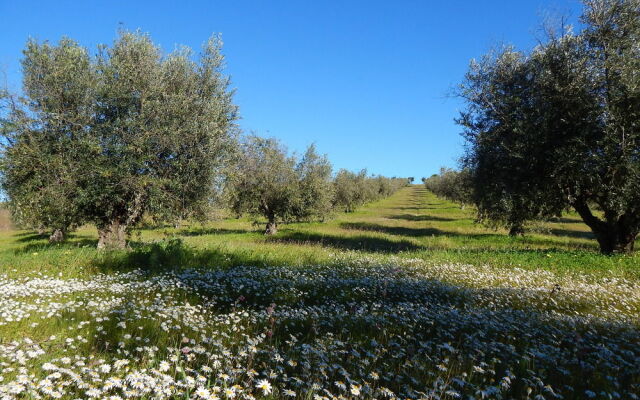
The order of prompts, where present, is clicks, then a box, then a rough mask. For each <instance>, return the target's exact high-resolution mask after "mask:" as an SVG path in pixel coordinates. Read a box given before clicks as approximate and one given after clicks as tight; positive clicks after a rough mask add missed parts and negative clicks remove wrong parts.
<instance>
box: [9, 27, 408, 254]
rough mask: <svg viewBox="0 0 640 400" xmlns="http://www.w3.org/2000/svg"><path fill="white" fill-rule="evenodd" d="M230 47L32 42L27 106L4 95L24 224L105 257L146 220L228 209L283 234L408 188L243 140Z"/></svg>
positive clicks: (12, 194) (18, 213)
mask: <svg viewBox="0 0 640 400" xmlns="http://www.w3.org/2000/svg"><path fill="white" fill-rule="evenodd" d="M221 48H222V42H221V40H220V39H219V38H218V37H212V38H211V39H210V40H209V41H207V42H206V44H205V45H204V46H203V48H202V51H201V52H200V53H199V54H197V55H194V53H193V51H192V50H191V49H189V48H186V47H180V48H179V49H178V50H176V51H174V52H172V53H170V54H166V55H165V54H163V53H162V52H161V50H160V49H159V47H158V46H156V45H155V44H154V43H153V42H152V41H151V39H150V38H149V37H148V36H147V35H145V34H142V33H140V32H127V31H123V32H120V33H119V35H118V37H117V38H116V40H115V42H114V43H113V45H111V46H106V45H103V46H100V47H99V49H98V52H97V54H96V55H91V54H90V52H89V50H88V49H86V48H84V47H82V46H80V45H79V44H78V43H77V42H75V41H73V40H71V39H68V38H63V39H62V40H60V41H59V42H58V43H57V44H56V45H52V44H50V43H48V42H38V41H35V40H29V41H28V43H27V45H26V48H25V50H24V57H23V60H22V70H23V94H22V96H17V95H14V94H10V93H8V92H7V91H5V90H3V91H2V92H0V100H1V102H0V134H1V135H2V138H3V140H2V147H3V148H2V157H1V158H0V173H1V175H0V183H1V185H2V189H3V191H4V193H5V194H6V195H7V196H8V199H9V203H8V204H9V208H10V210H11V213H12V216H13V220H14V221H15V222H16V223H18V224H19V225H21V226H23V227H29V228H33V229H37V230H39V231H41V232H49V233H50V240H51V241H53V242H56V241H61V240H64V239H65V237H66V236H67V234H68V233H69V232H70V231H72V230H73V229H75V228H77V227H78V226H80V225H82V224H86V223H92V224H94V225H95V226H96V227H97V229H98V238H99V239H98V247H99V248H124V247H126V238H127V235H128V233H129V232H130V230H131V228H133V227H135V226H138V225H139V223H140V222H141V220H142V219H143V218H152V219H153V220H154V221H156V222H162V221H164V222H173V223H176V222H178V221H181V220H185V219H189V218H196V219H201V220H202V219H205V218H206V216H207V214H208V210H210V209H211V207H212V206H213V205H218V204H221V203H220V202H221V201H223V200H227V203H226V204H227V205H228V206H229V207H230V208H231V209H232V210H233V211H235V212H236V213H238V214H242V213H249V214H253V215H261V216H264V217H265V218H266V219H267V221H268V224H267V229H266V232H267V233H275V232H276V230H277V225H278V223H280V222H287V221H292V220H295V221H306V220H314V219H319V220H322V219H324V218H326V217H327V216H328V215H329V214H330V213H331V212H332V211H333V210H336V209H341V210H347V211H352V210H353V209H354V208H355V207H358V206H360V205H362V204H364V203H365V202H367V201H371V200H375V199H377V198H380V197H382V196H386V195H388V194H390V193H392V192H393V191H394V190H396V189H397V188H398V187H399V186H400V185H399V181H398V180H392V179H387V178H382V177H375V178H373V177H367V176H366V173H365V174H359V175H357V178H353V179H352V177H351V175H350V173H348V172H346V171H340V172H339V173H338V174H337V176H336V177H335V179H334V178H333V175H332V168H331V164H330V163H329V162H328V160H327V158H326V157H325V156H320V155H318V154H317V152H316V150H315V148H314V147H313V146H311V147H310V148H309V149H308V150H307V152H306V153H305V154H304V156H303V157H302V158H301V159H300V160H297V159H295V158H294V157H292V156H290V155H288V154H287V152H286V150H285V149H284V147H283V146H282V145H280V144H279V143H278V142H277V141H275V140H273V139H261V138H258V137H248V138H246V139H244V140H242V141H241V142H239V138H240V136H241V135H240V132H239V129H238V127H237V125H236V120H237V119H238V108H237V106H236V105H235V104H234V103H233V93H234V91H233V90H232V89H231V88H230V81H229V78H228V77H227V76H226V75H225V74H224V57H223V55H222V53H221ZM402 181H403V182H406V179H403V180H402ZM349 185H353V187H350V188H347V187H345V186H349ZM338 193H340V196H339V197H338Z"/></svg>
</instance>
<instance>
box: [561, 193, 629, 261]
mask: <svg viewBox="0 0 640 400" xmlns="http://www.w3.org/2000/svg"><path fill="white" fill-rule="evenodd" d="M573 207H574V208H575V209H576V211H577V212H578V214H580V217H582V220H583V221H584V223H585V224H587V226H589V228H591V231H593V233H594V234H595V235H596V240H598V244H599V245H600V252H601V253H603V254H613V253H632V252H633V249H634V244H635V241H636V238H637V237H638V232H639V231H640V224H639V223H638V217H637V216H635V215H633V214H631V213H626V214H623V215H621V216H617V215H614V214H613V213H610V212H607V211H605V219H604V220H602V219H600V218H598V217H596V216H595V215H593V214H592V213H591V209H590V208H589V205H588V204H587V203H586V202H585V201H581V202H576V203H574V204H573Z"/></svg>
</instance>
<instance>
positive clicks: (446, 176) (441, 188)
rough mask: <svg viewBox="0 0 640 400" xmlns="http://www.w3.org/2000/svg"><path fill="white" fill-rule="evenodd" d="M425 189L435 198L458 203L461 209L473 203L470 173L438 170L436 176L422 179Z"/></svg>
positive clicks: (467, 171) (448, 169)
mask: <svg viewBox="0 0 640 400" xmlns="http://www.w3.org/2000/svg"><path fill="white" fill-rule="evenodd" d="M422 183H424V185H425V187H426V188H427V189H429V190H430V191H431V192H433V193H434V194H435V195H436V196H439V197H442V198H445V199H447V200H450V201H453V202H454V203H458V204H459V205H460V206H461V207H462V208H464V207H465V206H466V205H468V204H472V203H473V197H472V194H473V193H472V182H471V174H470V171H469V170H467V169H464V170H462V171H456V170H453V169H450V168H444V167H443V168H440V172H439V173H438V174H433V175H431V176H430V177H429V178H422Z"/></svg>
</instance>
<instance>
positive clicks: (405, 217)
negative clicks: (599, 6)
mask: <svg viewBox="0 0 640 400" xmlns="http://www.w3.org/2000/svg"><path fill="white" fill-rule="evenodd" d="M387 218H389V219H401V220H405V221H415V222H425V221H433V222H448V221H460V220H461V219H455V218H446V217H436V216H433V215H413V214H401V215H390V216H388V217H387Z"/></svg>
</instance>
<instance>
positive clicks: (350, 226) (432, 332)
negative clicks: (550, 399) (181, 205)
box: [0, 186, 640, 400]
mask: <svg viewBox="0 0 640 400" xmlns="http://www.w3.org/2000/svg"><path fill="white" fill-rule="evenodd" d="M262 226H263V225H262V224H260V225H254V224H253V223H252V221H251V220H250V219H224V220H220V221H214V222H211V223H209V224H207V225H200V224H191V225H186V226H185V227H183V228H180V229H175V228H173V227H167V228H156V229H138V230H136V231H134V232H133V234H132V237H131V241H130V244H131V249H130V250H128V251H114V252H104V251H98V250H96V248H95V246H96V242H97V238H96V234H95V228H93V227H90V226H87V227H82V228H81V229H79V230H78V231H77V232H74V233H73V235H72V236H71V237H70V239H69V240H68V241H67V242H65V243H63V244H58V245H49V244H48V243H47V240H46V238H43V237H41V236H39V235H37V234H35V233H34V232H29V231H15V230H6V231H1V232H0V287H2V288H3V293H2V295H0V361H3V360H8V359H10V358H11V357H13V356H14V355H15V354H25V352H28V351H29V350H30V349H31V347H30V346H34V345H37V346H40V348H41V349H42V350H43V354H42V355H39V356H38V357H37V358H34V359H33V360H27V361H24V362H25V363H26V364H24V365H26V367H25V368H27V370H28V371H29V374H33V376H34V377H35V378H34V381H33V382H35V381H36V380H39V379H42V378H43V377H44V376H46V375H47V374H48V373H49V372H47V371H44V370H43V365H45V364H44V363H46V362H52V363H54V364H56V365H60V364H61V363H65V362H64V361H62V360H63V359H64V358H67V357H73V360H74V362H75V360H76V357H78V358H77V359H78V360H81V361H82V362H83V363H85V364H86V365H87V366H88V368H89V369H88V370H87V371H89V370H90V371H91V373H95V371H96V370H97V369H98V366H99V364H100V363H101V362H102V361H101V360H105V362H106V363H107V364H110V365H113V366H115V362H116V360H120V359H126V360H130V361H131V365H130V368H131V371H147V370H148V369H149V368H158V367H159V365H160V362H167V360H169V361H170V363H171V370H170V371H169V373H170V374H172V376H173V377H174V378H175V379H177V380H179V379H182V378H184V377H185V376H186V375H185V374H190V375H189V377H194V376H197V375H198V374H200V372H194V371H202V370H201V367H203V366H209V365H212V366H214V365H213V364H211V363H212V358H211V356H212V355H215V356H216V357H219V356H220V354H223V355H224V357H222V358H220V361H222V368H221V370H222V371H227V372H229V371H233V370H234V369H236V368H237V365H242V366H243V368H245V369H246V370H247V371H249V370H252V369H256V370H258V371H259V373H260V377H261V378H265V377H269V379H270V380H272V381H273V383H274V386H275V384H276V383H278V385H279V390H280V391H279V392H278V393H277V395H275V396H272V397H271V398H278V399H281V398H282V399H284V398H285V396H284V395H283V392H282V391H281V390H282V389H283V388H284V387H290V385H289V383H286V384H285V383H283V382H285V381H284V380H281V377H279V378H277V379H276V378H273V379H272V378H270V376H271V375H270V374H271V372H273V370H274V369H277V368H285V369H286V371H287V374H289V376H292V377H294V376H295V377H296V378H299V379H300V382H306V383H308V384H309V385H307V386H304V385H301V386H300V387H299V388H300V389H299V390H300V391H299V394H298V395H297V397H295V398H291V399H293V400H295V399H310V398H313V394H314V393H315V392H314V391H315V390H317V389H313V387H312V386H311V385H312V384H313V383H314V382H319V383H322V387H326V388H330V389H331V390H338V389H336V385H335V381H337V380H343V379H344V377H343V376H342V375H341V372H340V371H342V368H345V371H347V372H348V373H349V374H351V376H352V377H355V378H354V382H356V383H357V384H360V383H362V384H366V385H370V386H371V387H376V385H378V384H379V383H377V382H376V381H373V380H371V379H370V377H371V375H370V372H376V371H377V372H376V373H379V375H381V376H383V375H387V377H386V378H384V377H383V378H382V379H383V380H385V385H388V386H389V387H391V389H393V390H394V391H396V392H400V391H401V390H403V389H402V388H403V387H405V386H406V385H407V384H410V386H412V387H416V388H418V389H421V390H426V388H433V387H436V386H438V385H441V386H442V388H441V389H437V390H440V394H441V395H442V394H443V393H445V392H444V391H445V390H448V389H451V388H457V389H458V390H461V391H466V392H465V393H466V394H467V395H474V396H476V397H477V396H478V392H477V391H476V389H477V390H480V389H482V390H484V389H483V388H491V387H494V386H496V384H497V383H496V382H502V384H504V382H505V379H506V378H508V379H509V380H513V385H512V386H511V387H509V388H507V389H504V390H505V395H504V397H502V398H523V399H524V398H527V399H528V398H533V397H534V396H535V395H537V394H543V393H547V392H546V390H547V385H552V386H553V388H555V390H562V391H563V392H562V393H563V394H564V395H565V398H567V399H581V398H584V393H586V392H585V391H586V390H595V389H597V390H598V392H600V391H603V393H605V394H604V395H602V396H601V397H599V398H608V397H606V396H609V393H613V392H615V390H623V391H622V393H636V392H638V388H640V378H639V375H637V373H636V372H635V371H637V370H639V369H638V367H639V366H640V364H638V360H640V358H637V349H638V348H640V347H638V346H639V345H640V342H638V338H639V337H640V336H638V334H637V332H638V329H639V328H638V327H640V322H639V320H638V315H640V313H639V312H640V296H639V294H638V290H637V285H636V283H637V280H638V279H639V278H640V271H638V266H639V265H640V264H639V263H638V261H639V257H638V256H636V255H632V256H619V255H617V256H604V255H601V254H599V253H598V248H597V244H596V242H595V240H594V239H593V238H592V237H591V234H590V232H589V230H588V229H587V227H586V226H585V225H584V224H582V223H581V221H580V220H579V219H578V218H577V217H576V216H575V215H571V214H569V215H566V216H564V218H562V219H561V220H560V221H557V222H554V223H546V224H541V225H539V226H537V227H536V231H535V232H532V233H529V234H527V235H526V236H525V237H518V238H511V237H509V236H508V235H507V233H506V232H505V231H503V230H491V229H488V228H486V227H484V226H482V225H478V224H476V223H474V212H473V210H471V209H465V210H462V209H460V207H459V206H457V205H455V204H452V203H450V202H447V201H443V200H441V199H438V198H436V197H435V196H434V195H433V194H431V193H429V192H427V191H426V190H425V189H423V188H422V187H420V186H411V187H407V188H404V189H402V190H401V191H399V192H398V193H396V194H395V195H393V196H392V197H390V198H388V199H384V200H382V201H379V202H376V203H373V204H369V205H367V206H366V207H362V208H361V209H360V210H358V211H357V212H354V213H350V214H342V213H341V214H338V215H336V216H335V218H333V219H331V220H329V221H327V222H325V223H299V224H290V225H283V226H281V227H280V232H279V233H278V234H277V235H275V236H265V235H263V234H262V231H261V228H262ZM238 266H246V268H233V267H238ZM263 267H268V268H263ZM191 269H194V270H191ZM126 272H129V274H123V273H126ZM3 275H6V276H3ZM39 275H42V276H39ZM57 277H60V278H62V279H57ZM614 277H615V278H626V280H616V279H603V278H614ZM33 278H43V279H33ZM73 278H78V279H73ZM91 285H93V286H91ZM67 289H69V290H68V291H66V290H67ZM27 292H28V293H27ZM14 312H16V314H18V317H17V318H13V319H12V320H10V319H7V318H8V316H9V318H11V317H10V316H12V315H14V314H12V313H14ZM20 313H22V314H20ZM123 323H124V325H121V324H123ZM292 335H293V336H292ZM293 337H295V340H292V338H293ZM205 338H206V340H205ZM248 339H251V340H252V343H257V347H258V348H259V349H260V352H257V353H256V355H255V356H254V353H252V352H247V351H245V350H246V348H245V344H244V342H245V340H248ZM69 340H71V341H69ZM14 341H15V342H14ZM13 343H17V345H14V344H13ZM185 343H188V344H189V346H191V347H196V346H202V348H203V349H206V350H207V352H210V353H206V354H200V355H195V354H192V353H190V351H191V350H189V349H186V350H185V347H184V346H185ZM307 346H313V347H314V348H315V349H316V350H317V351H318V353H315V352H309V351H308V349H309V348H310V347H307ZM223 347H224V348H225V349H227V350H228V351H229V353H221V351H222V350H221V349H222V348H223ZM505 349H507V350H508V351H505ZM225 351H226V350H225ZM274 351H277V352H278V354H281V355H282V356H284V357H285V359H286V360H287V361H295V363H293V364H286V365H282V364H281V363H279V362H277V361H274V358H273V357H272V354H273V352H274ZM198 354H199V353H198ZM317 354H320V355H321V357H316V355H317ZM610 354H613V356H610ZM574 357H582V358H581V359H580V363H577V362H575V361H576V360H575V359H574ZM21 363H22V361H19V360H13V361H11V362H9V363H8V364H6V365H8V366H10V367H11V368H5V369H3V368H2V367H1V366H0V378H2V379H3V381H4V383H5V384H7V383H8V382H11V381H13V380H15V381H16V382H17V381H19V380H21V379H22V380H24V379H26V378H25V377H24V376H22V377H21V376H20V374H21V373H20V371H19V369H17V368H15V367H16V365H23V364H21ZM306 364H308V366H305V365H306ZM324 365H332V366H333V365H340V368H337V369H335V370H334V371H333V372H331V371H329V375H327V376H324V375H323V374H324V373H325V372H326V371H324V368H325V367H324ZM590 366H593V370H592V369H590V368H591V367H590ZM214 367H215V366H214ZM478 367H482V368H480V369H478ZM70 368H72V369H74V371H78V372H79V373H81V374H83V375H85V376H84V379H87V380H89V379H90V378H91V376H89V375H90V373H89V372H86V373H84V372H82V370H83V369H84V366H78V365H75V366H70ZM114 368H115V367H114ZM215 368H218V367H215ZM621 368H625V370H624V371H622V370H621ZM483 369H485V370H488V371H492V372H491V373H490V374H487V375H484V374H485V372H483ZM128 371H129V370H126V368H125V369H124V370H118V371H111V372H109V373H110V374H112V375H113V376H116V375H117V376H120V377H121V378H122V377H123V376H124V375H125V374H126V373H127V372H128ZM594 371H595V372H594ZM622 372H624V374H622ZM100 373H101V374H105V373H104V372H100ZM494 374H495V376H493V375H494ZM566 374H568V375H566ZM616 374H617V375H620V376H621V378H620V380H619V381H616V380H615V379H613V380H612V378H611V377H612V376H614V375H616ZM205 375H207V374H205ZM106 376H107V375H105V377H106ZM207 376H208V378H207V379H209V380H208V381H207V383H206V385H207V387H210V386H214V385H218V386H221V387H222V386H224V385H226V383H225V382H222V381H221V380H220V376H219V375H218V370H216V371H215V373H211V374H208V375H207ZM454 378H455V380H457V381H465V382H469V384H470V385H467V386H464V387H463V386H460V387H456V386H455V384H453V381H454ZM29 379H31V378H29ZM91 379H93V378H91ZM252 379H253V378H249V377H244V378H242V379H240V378H239V379H238V380H236V381H235V383H239V384H241V385H243V387H244V389H243V390H245V392H246V393H250V392H252V391H253V392H252V393H254V394H257V393H256V392H257V390H256V389H255V383H256V382H255V381H253V380H252ZM539 379H540V380H539ZM27 380H28V379H27ZM543 381H544V384H538V383H536V382H543ZM33 382H31V383H30V384H29V385H31V387H32V388H33V387H35V383H33ZM381 382H382V381H381ZM438 382H440V383H438ZM94 383H95V384H96V385H97V386H101V383H100V382H97V381H96V382H94ZM380 384H381V383H380ZM55 385H58V384H57V383H56V384H55ZM55 385H53V386H52V387H53V388H54V389H56V390H60V391H61V392H64V390H65V387H66V386H65V385H66V383H65V384H64V385H62V384H60V386H55ZM434 385H435V386H434ZM565 385H570V386H572V389H566V387H565ZM620 385H622V388H621V389H620V388H619V386H620ZM54 386H55V387H54ZM507 386H508V385H507ZM2 387H3V384H2V380H1V379H0V390H2ZM224 387H226V386H224ZM549 387H551V386H549ZM69 388H70V389H69V390H68V392H66V394H65V396H64V397H63V398H65V399H66V398H76V397H78V396H79V397H86V396H85V394H86V393H85V392H84V390H85V389H86V388H85V389H80V388H79V387H75V386H73V385H71V386H69ZM71 388H73V389H71ZM531 388H533V389H532V390H533V392H532V394H531V396H529V389H531ZM565 389H566V390H565ZM33 390H35V389H33ZM296 390H298V389H296ZM487 390H488V389H487ZM487 393H488V392H487ZM1 394H2V393H0V395H1ZM189 395H190V394H189V392H188V390H187V391H186V392H181V393H180V394H179V395H176V396H175V398H188V397H189ZM134 397H135V396H134ZM142 397H143V398H145V397H144V396H142ZM412 397H416V396H412V395H405V396H404V397H403V398H412ZM623 397H624V396H623ZM136 398H137V397H136ZM238 398H239V397H238ZM362 398H370V396H365V397H362ZM441 398H454V397H450V396H449V397H447V396H441ZM465 398H466V397H465ZM487 398H494V397H491V396H489V397H487ZM326 399H327V400H328V399H329V398H326Z"/></svg>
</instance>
